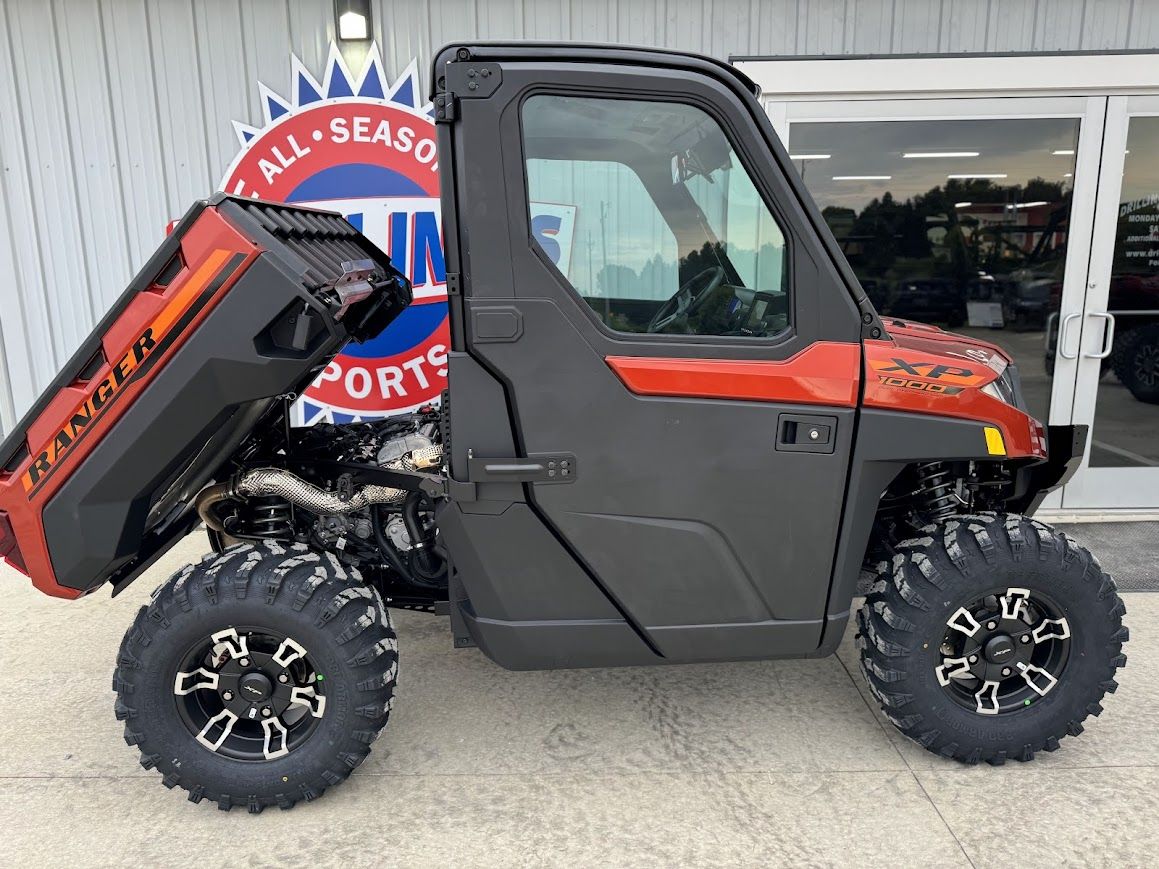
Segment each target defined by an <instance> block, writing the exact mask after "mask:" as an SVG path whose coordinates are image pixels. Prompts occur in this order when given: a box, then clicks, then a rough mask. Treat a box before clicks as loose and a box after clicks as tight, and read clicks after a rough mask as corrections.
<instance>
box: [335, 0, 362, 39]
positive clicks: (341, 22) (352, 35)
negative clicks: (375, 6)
mask: <svg viewBox="0 0 1159 869" xmlns="http://www.w3.org/2000/svg"><path fill="white" fill-rule="evenodd" d="M334 17H335V19H336V20H337V21H338V39H339V40H341V41H342V42H365V41H367V40H368V39H370V0H334Z"/></svg>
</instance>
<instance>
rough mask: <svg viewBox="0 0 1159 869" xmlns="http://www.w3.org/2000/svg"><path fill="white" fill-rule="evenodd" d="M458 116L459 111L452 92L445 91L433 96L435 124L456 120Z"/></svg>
mask: <svg viewBox="0 0 1159 869" xmlns="http://www.w3.org/2000/svg"><path fill="white" fill-rule="evenodd" d="M458 117H459V112H458V109H457V107H456V105H455V95H454V94H453V93H451V92H450V91H445V92H443V93H441V94H439V95H438V96H436V97H435V123H436V124H450V123H453V122H454V121H456V120H457V119H458Z"/></svg>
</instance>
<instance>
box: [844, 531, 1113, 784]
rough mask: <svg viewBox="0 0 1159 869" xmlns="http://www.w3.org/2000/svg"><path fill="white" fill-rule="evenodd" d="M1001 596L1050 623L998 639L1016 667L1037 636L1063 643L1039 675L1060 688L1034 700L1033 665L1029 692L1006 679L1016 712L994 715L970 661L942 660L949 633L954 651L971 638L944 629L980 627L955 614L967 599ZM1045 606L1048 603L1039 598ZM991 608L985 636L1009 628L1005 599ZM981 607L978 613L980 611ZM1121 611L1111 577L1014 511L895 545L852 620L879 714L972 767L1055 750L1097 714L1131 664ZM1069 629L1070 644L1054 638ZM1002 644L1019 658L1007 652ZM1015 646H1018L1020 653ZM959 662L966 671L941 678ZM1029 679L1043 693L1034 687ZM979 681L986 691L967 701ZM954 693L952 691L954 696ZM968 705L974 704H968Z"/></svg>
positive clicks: (997, 649)
mask: <svg viewBox="0 0 1159 869" xmlns="http://www.w3.org/2000/svg"><path fill="white" fill-rule="evenodd" d="M1008 590H1010V591H1012V594H1011V595H1010V596H1009V599H1008V603H1009V605H1010V608H1011V609H1013V610H1014V612H1015V613H1016V614H1019V615H1020V617H1021V618H1026V619H1030V618H1039V615H1032V614H1045V615H1053V616H1054V617H1055V618H1054V619H1053V620H1047V621H1044V622H1043V626H1040V627H1038V628H1034V629H1033V630H1032V626H1031V625H1028V626H1027V628H1026V633H1027V634H1028V636H1027V638H1026V639H1022V636H1021V631H1020V629H1017V628H1016V629H1015V630H1014V631H1012V632H1011V633H1012V634H1013V635H1014V637H1015V639H1014V641H1013V642H1012V643H1010V644H1006V643H1005V641H1003V640H1002V639H1001V638H1000V637H994V638H992V639H993V643H994V645H993V646H992V647H990V648H991V649H992V651H993V652H994V653H995V654H997V653H1001V654H1003V655H1008V656H1011V657H1010V662H1011V663H1013V660H1014V658H1013V656H1014V655H1023V656H1024V657H1023V658H1022V660H1028V659H1027V658H1026V657H1025V655H1029V654H1033V653H1035V647H1036V645H1037V644H1038V643H1039V642H1040V640H1041V642H1042V643H1044V644H1050V643H1053V644H1058V646H1059V648H1058V649H1057V650H1054V651H1050V650H1049V649H1047V650H1045V651H1040V652H1039V654H1040V655H1043V654H1047V652H1050V654H1051V655H1053V657H1052V658H1051V661H1053V663H1051V662H1046V663H1045V666H1044V667H1043V668H1042V669H1046V670H1050V669H1054V670H1057V671H1058V672H1057V673H1055V674H1054V675H1055V676H1057V682H1056V683H1055V684H1053V686H1051V687H1049V688H1047V690H1046V692H1045V693H1042V694H1040V693H1039V691H1040V690H1041V688H1042V687H1046V686H1047V685H1049V680H1048V679H1047V678H1046V677H1044V676H1041V675H1040V673H1041V671H1039V670H1036V669H1035V664H1034V662H1031V661H1029V660H1028V665H1029V666H1030V668H1031V669H1030V670H1026V671H1022V672H1025V673H1027V675H1028V676H1029V677H1030V678H1026V679H1025V682H1026V684H1027V686H1028V687H1027V688H1021V687H1020V686H1019V680H1018V677H1019V675H1020V673H1019V672H1014V673H1013V675H1014V678H1013V679H1012V680H1004V681H1001V685H1002V686H1010V685H1013V686H1014V688H1009V689H1008V690H1010V691H1012V692H1013V691H1015V690H1021V691H1022V694H1021V695H1018V694H1014V695H1013V696H1012V698H1011V699H1010V700H1009V702H1010V704H1012V705H1013V708H1009V709H1002V710H1001V711H998V710H997V707H998V706H999V702H998V701H999V697H998V693H997V692H998V691H999V688H994V689H990V690H991V691H993V692H994V693H993V694H991V693H989V692H987V691H986V689H985V685H986V682H985V678H986V677H984V676H983V677H979V678H978V679H976V680H975V679H973V678H972V677H969V676H965V675H964V670H965V669H966V668H967V667H968V666H970V663H969V659H968V658H966V659H960V660H964V661H965V663H961V664H957V663H952V664H949V665H948V666H946V665H945V663H944V662H945V661H947V660H953V659H952V658H951V659H947V656H946V654H945V653H946V651H947V648H946V638H947V637H948V638H949V643H951V644H952V643H956V642H958V641H959V640H960V641H961V642H962V643H969V642H970V640H969V638H968V637H966V636H964V635H963V636H961V637H959V636H958V629H955V628H951V627H948V623H949V622H950V621H951V620H954V621H955V623H956V624H959V625H963V627H964V629H965V630H970V629H972V628H973V625H974V624H977V623H978V622H977V621H975V620H973V617H972V616H968V615H962V614H961V613H960V608H967V611H968V608H969V607H970V606H971V605H972V602H977V601H980V600H983V599H984V600H991V599H993V598H992V597H987V595H990V596H994V595H995V593H996V594H997V595H1001V596H1005V593H1006V592H1007V591H1008ZM1024 591H1025V592H1026V593H1028V597H1027V598H1026V599H1025V602H1023V600H1022V595H1023V592H1024ZM1046 601H1048V602H1050V603H1036V602H1046ZM995 602H996V603H997V605H998V606H999V610H998V612H999V615H998V616H996V617H994V618H993V619H991V618H988V617H985V616H983V617H982V619H981V621H982V622H984V624H981V625H979V628H978V629H977V630H978V631H979V632H980V633H979V636H984V632H986V631H987V630H988V629H989V628H990V626H991V625H993V626H994V627H995V628H997V631H994V632H992V633H1000V632H1001V631H1002V630H1004V629H1006V630H1009V628H1008V626H1009V625H1011V624H1015V625H1016V622H1003V621H1002V619H1003V617H1004V616H1003V615H1002V613H1003V612H1005V611H1004V610H1002V609H1001V606H1002V605H1003V600H1002V598H1001V597H998V598H997V600H996V601H995ZM993 606H994V604H991V607H993ZM1027 607H1029V609H1028V608H1027ZM1035 607H1044V608H1045V609H1040V608H1038V609H1036V608H1035ZM984 611H986V610H985V607H984V606H983V607H982V608H981V609H978V610H975V612H984ZM990 611H993V609H991V610H990ZM1125 612H1126V608H1125V607H1124V605H1123V601H1122V600H1121V599H1120V598H1119V595H1118V594H1117V591H1116V586H1115V583H1114V580H1112V579H1111V578H1110V577H1109V576H1108V575H1107V574H1106V573H1104V572H1103V570H1102V568H1101V567H1100V566H1099V563H1098V561H1097V560H1096V559H1095V557H1094V556H1093V555H1092V554H1091V553H1089V552H1088V551H1087V550H1086V549H1084V548H1083V547H1081V546H1079V545H1078V544H1077V543H1076V542H1075V541H1074V540H1073V539H1072V538H1070V537H1069V536H1067V535H1066V534H1064V533H1062V532H1060V531H1057V530H1055V529H1053V528H1050V527H1049V526H1047V525H1044V524H1042V523H1041V522H1038V521H1036V520H1033V519H1028V518H1026V517H1023V516H1017V515H1009V514H996V513H985V514H979V515H972V516H960V517H955V518H952V519H949V520H946V521H944V522H939V523H936V524H932V525H929V526H927V527H925V528H923V529H922V532H921V536H920V537H917V538H915V539H912V540H907V541H904V542H902V543H900V544H898V545H897V546H896V547H895V548H894V555H893V557H892V560H891V561H888V562H882V563H881V564H879V565H878V566H877V569H876V576H875V579H874V582H873V586H872V590H871V592H870V594H869V595H868V596H867V597H866V599H865V604H864V606H863V607H862V608H861V610H860V611H859V613H858V628H859V631H858V634H857V646H858V649H859V655H860V663H861V670H862V673H863V675H864V676H865V679H866V681H867V682H868V683H869V688H870V691H871V692H872V693H873V694H874V696H875V697H876V698H877V699H878V701H879V702H880V703H881V707H882V710H883V712H884V713H885V715H886V716H887V717H888V718H889V719H890V721H892V722H893V724H894V725H895V726H896V727H897V728H898V730H900V731H901V732H902V733H904V734H905V735H906V736H908V737H910V738H911V739H913V740H914V741H916V742H917V743H918V744H920V745H922V746H923V747H924V748H926V749H927V750H929V751H931V752H934V753H935V754H939V755H941V756H943V757H946V758H954V759H956V760H960V761H963V762H965V763H971V764H973V763H978V762H979V761H983V760H984V761H987V762H989V763H991V764H995V765H997V764H1002V763H1004V762H1005V761H1006V760H1007V759H1008V758H1013V759H1016V760H1020V761H1028V760H1031V759H1033V758H1034V755H1035V753H1036V752H1038V751H1054V750H1055V749H1057V748H1058V745H1059V740H1060V739H1061V738H1062V737H1064V736H1068V735H1069V736H1077V735H1078V734H1079V733H1081V732H1082V730H1083V724H1082V722H1083V720H1084V719H1085V718H1087V716H1090V715H1098V714H1099V713H1100V712H1102V706H1101V705H1100V703H1099V701H1100V700H1101V699H1102V697H1103V695H1104V694H1106V693H1107V692H1114V690H1115V688H1116V687H1117V685H1116V682H1115V679H1114V676H1115V671H1116V670H1117V669H1118V668H1119V667H1122V666H1124V665H1125V664H1126V662H1127V658H1126V655H1124V654H1123V651H1122V649H1123V644H1124V643H1125V642H1126V641H1127V637H1128V634H1127V628H1125V627H1124V626H1123V623H1122V618H1123V615H1124V614H1125ZM1045 615H1043V618H1045ZM1064 623H1065V624H1064ZM1064 633H1069V637H1068V638H1066V639H1061V635H1062V634H1064ZM1064 643H1065V644H1066V645H1065V647H1064V646H1063V644H1064ZM1006 645H1012V646H1013V647H1014V651H1013V652H1011V651H1009V650H1007V651H1003V647H1004V646H1006ZM1020 645H1024V646H1025V649H1023V650H1021V651H1020V650H1019V646H1020ZM963 654H966V655H968V654H969V652H965V653H963ZM973 657H974V658H976V659H980V662H979V661H978V660H975V661H974V663H973V667H975V668H978V667H990V668H991V671H993V669H994V668H997V670H998V672H999V674H1000V673H1001V671H1002V670H1003V669H1007V668H1005V666H1004V664H1003V663H1001V662H997V663H991V659H990V656H989V655H987V654H984V653H982V651H981V650H979V654H977V655H975V656H973ZM1038 660H1039V663H1043V662H1044V659H1043V658H1042V657H1040V658H1039V659H1038ZM1059 662H1061V663H1059ZM939 667H943V669H942V670H941V677H939V672H938V670H939ZM959 667H961V668H962V671H963V676H959V677H956V678H946V675H947V674H948V673H949V672H951V671H952V670H955V669H958V668H959ZM1008 669H1011V670H1013V668H1008ZM994 678H996V679H1001V678H1002V677H1001V675H996V676H994ZM943 681H945V682H946V683H948V684H947V685H943V684H942V682H943ZM1031 681H1034V682H1036V683H1037V684H1038V685H1039V686H1040V687H1039V688H1038V689H1034V690H1030V689H1031V688H1032V687H1033V686H1029V683H1030V682H1031ZM978 685H982V686H983V689H982V691H983V693H981V694H980V695H976V696H974V697H971V694H972V692H973V691H974V690H975V688H976V687H977V686H978ZM953 692H957V695H956V696H951V695H952V693H953ZM963 701H964V702H963ZM971 703H976V704H977V708H968V706H969V705H970V704H971ZM983 708H985V709H986V714H982V712H981V711H980V710H981V709H983Z"/></svg>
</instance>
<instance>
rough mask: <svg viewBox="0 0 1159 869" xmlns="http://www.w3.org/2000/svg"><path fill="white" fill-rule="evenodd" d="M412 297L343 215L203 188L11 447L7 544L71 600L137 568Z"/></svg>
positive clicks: (0, 503)
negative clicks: (356, 344) (203, 194)
mask: <svg viewBox="0 0 1159 869" xmlns="http://www.w3.org/2000/svg"><path fill="white" fill-rule="evenodd" d="M410 298H411V296H410V286H409V284H408V283H407V281H406V279H405V278H404V277H403V276H402V275H401V274H400V273H399V272H398V271H397V270H395V269H394V268H393V267H392V266H391V264H390V259H389V258H388V257H387V256H386V255H385V254H383V253H382V252H381V251H379V250H378V249H377V248H376V247H374V246H373V245H372V244H371V243H370V242H369V241H367V240H366V239H365V238H364V237H363V236H362V235H361V234H360V233H358V232H357V230H355V229H354V227H353V226H351V225H350V224H349V223H348V222H347V221H346V220H345V219H343V218H342V217H341V216H339V215H337V214H332V213H330V212H325V211H318V210H314V209H306V208H296V207H293V206H287V205H282V204H279V203H272V202H262V201H258V200H252V199H240V198H236V197H231V196H225V195H218V196H215V197H213V198H211V199H208V200H205V201H201V202H198V203H197V204H196V205H194V206H193V207H192V208H191V209H190V210H189V212H188V213H187V214H186V215H185V217H184V218H183V219H182V220H181V222H180V223H179V224H178V225H177V226H176V227H175V229H174V230H173V232H172V233H171V234H170V235H169V237H168V238H166V240H165V242H164V243H163V244H162V245H161V247H160V248H159V249H158V250H157V252H156V253H155V254H154V255H153V257H152V259H150V260H149V262H148V264H147V265H146V266H145V267H144V268H143V269H142V270H141V272H140V273H139V274H138V275H137V276H136V278H134V280H133V282H132V283H131V284H130V285H129V287H128V289H127V290H126V291H125V293H124V294H123V295H122V296H121V298H120V299H119V300H118V301H117V303H116V304H115V305H114V306H113V309H112V310H111V311H109V313H108V314H107V315H106V316H105V318H104V319H103V320H102V321H101V322H100V324H99V325H98V326H97V327H96V328H95V329H94V330H93V332H92V334H91V335H90V336H89V337H88V339H87V340H86V341H85V343H84V345H83V346H82V347H81V348H80V349H79V350H78V351H77V352H76V353H75V354H74V355H73V357H72V359H70V360H69V362H68V364H67V365H66V366H65V367H64V370H63V371H61V372H60V374H59V375H58V376H57V377H56V379H55V380H54V381H53V383H52V385H51V386H50V387H49V388H48V389H47V390H46V391H45V392H44V394H43V395H42V396H41V397H40V399H39V401H37V403H36V405H35V406H34V407H33V408H32V409H31V410H30V411H29V412H28V414H27V415H26V416H25V417H24V419H22V420H21V421H20V423H19V424H18V425H17V426H16V428H15V429H14V430H13V431H12V432H11V433H10V434H9V436H8V437H7V439H6V440H5V441H4V443H3V446H2V447H0V556H2V557H4V558H5V559H6V560H7V561H8V563H9V564H11V565H12V566H13V567H15V568H17V569H18V570H21V571H23V572H24V573H26V574H28V575H29V576H30V577H31V579H32V581H33V583H35V585H36V586H37V587H38V588H39V589H41V590H42V591H44V592H47V593H48V594H53V595H57V596H60V597H77V596H79V595H82V594H85V593H86V592H89V591H92V590H93V589H95V588H97V587H98V586H100V585H102V584H103V583H105V582H108V581H112V582H114V583H117V584H123V583H124V582H126V581H128V580H129V579H131V578H133V577H134V576H136V575H137V574H138V573H139V572H140V571H141V570H143V569H144V568H145V567H147V566H148V565H149V564H150V563H151V562H152V561H153V560H155V559H156V558H157V557H158V556H159V555H160V554H161V553H163V552H164V551H165V550H166V549H167V548H168V547H169V546H170V545H172V543H173V542H175V541H176V540H177V539H179V538H180V537H181V536H182V535H184V534H185V533H187V532H188V531H189V530H190V529H191V528H192V527H193V525H194V524H196V522H197V513H196V511H195V510H194V509H193V506H192V500H193V499H192V496H193V495H194V494H196V492H197V491H198V490H199V489H200V488H202V487H203V486H204V485H205V484H206V483H208V482H210V481H212V480H213V479H214V478H215V474H217V473H219V472H220V471H221V466H222V464H223V462H225V461H226V460H227V459H228V458H229V457H230V456H231V455H232V453H233V452H234V450H235V449H236V448H237V446H238V445H239V444H240V443H241V441H242V440H243V439H244V438H245V436H246V435H247V434H248V433H249V432H250V431H251V430H252V428H253V427H254V425H255V424H256V423H257V422H258V421H259V420H260V419H261V418H262V417H263V416H264V415H265V414H267V413H270V412H271V411H272V410H273V409H274V408H275V405H276V406H277V407H279V408H280V407H281V406H282V404H283V399H284V398H285V397H286V396H287V395H292V394H298V393H300V392H301V390H302V389H304V388H305V387H306V386H307V384H309V383H310V381H311V380H312V379H313V378H314V377H315V376H316V375H317V373H318V372H319V371H320V370H321V369H322V367H324V366H325V365H326V363H327V362H328V361H329V360H330V359H331V358H332V357H333V356H334V354H336V353H337V352H338V351H339V350H340V349H341V348H342V346H343V345H344V344H345V343H346V342H347V341H348V340H351V339H353V340H361V339H365V338H367V337H372V336H373V335H376V334H378V332H380V331H381V330H382V329H383V328H385V327H386V326H387V325H388V324H389V323H390V322H391V321H392V320H393V319H394V318H395V317H397V316H398V314H399V313H400V312H401V311H402V310H403V308H405V307H406V305H407V304H409V302H410Z"/></svg>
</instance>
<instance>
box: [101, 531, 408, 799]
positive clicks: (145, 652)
mask: <svg viewBox="0 0 1159 869" xmlns="http://www.w3.org/2000/svg"><path fill="white" fill-rule="evenodd" d="M397 672H398V643H397V640H396V638H395V634H394V631H393V629H392V628H391V624H390V619H389V617H388V615H387V611H386V608H385V606H384V605H383V602H382V599H381V597H380V596H379V594H378V592H377V591H375V589H374V588H372V587H371V586H369V585H367V584H365V583H364V582H363V581H362V578H361V576H359V574H358V572H357V571H356V570H354V569H352V568H349V567H346V566H344V565H343V564H341V563H340V562H339V561H338V560H337V559H336V558H335V557H334V556H333V555H330V554H327V553H318V552H313V551H311V550H309V549H307V548H306V547H304V546H287V545H282V544H279V543H275V542H267V543H262V544H258V545H251V544H240V545H237V546H233V547H231V548H229V549H227V550H226V551H225V552H223V553H222V554H221V555H209V556H206V558H205V559H203V560H202V561H201V563H200V564H196V565H189V566H187V567H185V568H184V569H182V570H181V571H179V572H178V573H176V574H175V575H174V576H172V577H171V578H170V579H169V580H168V581H167V582H165V583H163V584H162V585H161V587H160V588H158V590H157V592H156V593H155V594H154V595H153V598H152V600H151V601H150V602H149V604H148V606H145V607H142V608H141V610H140V611H139V612H138V614H137V618H136V620H135V621H134V623H133V625H132V627H130V628H129V630H128V632H126V634H125V639H124V640H123V642H122V643H121V649H120V652H119V653H118V656H117V670H116V673H115V674H114V676H113V690H115V691H116V692H117V702H116V715H117V718H119V719H121V720H122V721H124V722H125V741H126V742H128V743H129V744H130V745H133V746H136V747H137V748H138V749H139V750H140V752H141V765H142V766H144V767H145V768H146V769H153V768H156V769H158V770H159V771H160V772H161V774H162V783H163V784H164V785H165V786H166V787H170V788H172V787H178V786H179V787H182V788H184V789H185V790H187V791H188V792H189V799H190V800H192V801H193V802H200V801H201V800H202V799H209V800H212V801H213V802H215V803H217V805H218V807H219V808H221V809H229V808H231V807H233V806H235V805H244V806H246V808H248V809H249V811H251V812H260V811H261V810H262V809H263V808H265V807H266V806H274V805H276V806H279V807H281V808H284V809H286V808H290V807H292V806H293V805H294V804H295V803H296V802H298V801H299V800H303V799H305V800H312V799H315V798H316V797H318V796H320V795H321V794H322V793H323V792H324V791H325V790H326V788H328V787H332V786H334V785H336V784H339V783H341V782H342V781H343V780H345V779H346V777H347V776H349V775H350V772H351V771H352V770H353V769H354V768H355V767H357V766H358V765H359V764H360V763H361V762H362V761H363V759H365V757H366V756H367V754H368V753H369V751H370V745H371V743H372V742H374V740H375V739H376V738H377V736H378V733H379V731H380V730H381V729H382V727H383V726H384V725H385V724H386V721H387V718H388V716H389V714H390V707H391V699H392V694H393V691H394V684H395V678H396V675H397Z"/></svg>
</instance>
